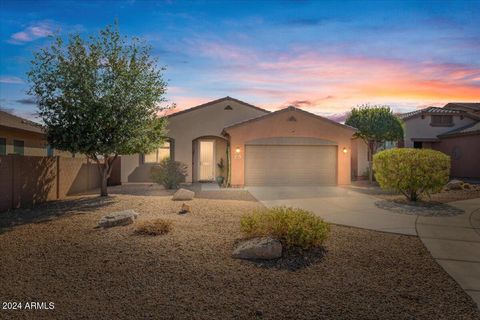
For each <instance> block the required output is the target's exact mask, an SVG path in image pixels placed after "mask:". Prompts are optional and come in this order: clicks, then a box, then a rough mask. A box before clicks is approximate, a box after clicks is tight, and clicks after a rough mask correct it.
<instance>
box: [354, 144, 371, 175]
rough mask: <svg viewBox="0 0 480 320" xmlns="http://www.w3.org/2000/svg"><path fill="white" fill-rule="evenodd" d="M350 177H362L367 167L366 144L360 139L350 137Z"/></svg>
mask: <svg viewBox="0 0 480 320" xmlns="http://www.w3.org/2000/svg"><path fill="white" fill-rule="evenodd" d="M351 157H352V177H353V178H358V177H362V176H363V174H364V173H366V171H367V169H368V146H367V144H366V143H365V142H364V141H363V140H362V139H352V155H351Z"/></svg>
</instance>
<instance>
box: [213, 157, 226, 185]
mask: <svg viewBox="0 0 480 320" xmlns="http://www.w3.org/2000/svg"><path fill="white" fill-rule="evenodd" d="M217 167H218V169H220V175H218V176H217V177H216V178H215V180H216V181H217V183H218V185H219V186H220V187H221V186H222V185H223V181H224V180H225V177H224V176H223V173H224V171H225V164H224V163H223V158H220V162H219V163H217Z"/></svg>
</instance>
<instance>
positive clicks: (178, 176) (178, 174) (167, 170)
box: [151, 158, 187, 189]
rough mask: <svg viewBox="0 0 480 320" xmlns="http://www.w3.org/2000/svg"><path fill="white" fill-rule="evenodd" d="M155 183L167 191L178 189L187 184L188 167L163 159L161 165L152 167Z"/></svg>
mask: <svg viewBox="0 0 480 320" xmlns="http://www.w3.org/2000/svg"><path fill="white" fill-rule="evenodd" d="M151 175H152V179H153V181H155V182H156V183H158V184H161V185H163V186H164V187H165V189H178V187H179V185H180V183H182V182H185V178H186V177H187V166H186V165H185V164H184V163H182V162H179V161H173V160H172V159H170V158H165V159H163V160H162V161H161V162H160V164H159V165H156V166H154V167H152V169H151Z"/></svg>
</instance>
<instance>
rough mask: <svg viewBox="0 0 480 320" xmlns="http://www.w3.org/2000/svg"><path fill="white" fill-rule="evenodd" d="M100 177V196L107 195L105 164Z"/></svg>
mask: <svg viewBox="0 0 480 320" xmlns="http://www.w3.org/2000/svg"><path fill="white" fill-rule="evenodd" d="M101 178H102V184H101V186H100V196H102V197H107V196H108V190H107V182H108V176H107V172H106V168H105V165H104V167H103V169H102V174H101Z"/></svg>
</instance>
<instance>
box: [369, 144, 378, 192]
mask: <svg viewBox="0 0 480 320" xmlns="http://www.w3.org/2000/svg"><path fill="white" fill-rule="evenodd" d="M368 148H369V149H370V159H369V161H368V181H369V182H370V184H373V154H374V153H375V151H376V149H377V145H376V141H369V142H368Z"/></svg>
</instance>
